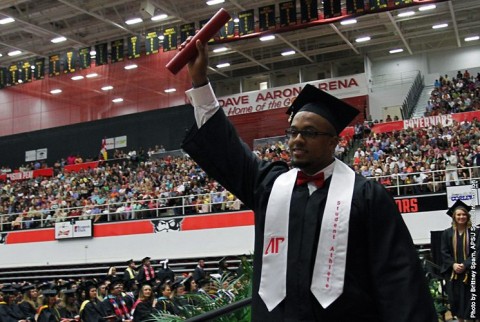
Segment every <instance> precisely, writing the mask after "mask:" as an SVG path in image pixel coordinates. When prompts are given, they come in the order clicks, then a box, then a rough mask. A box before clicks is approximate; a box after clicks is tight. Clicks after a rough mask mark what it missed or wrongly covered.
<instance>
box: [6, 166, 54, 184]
mask: <svg viewBox="0 0 480 322" xmlns="http://www.w3.org/2000/svg"><path fill="white" fill-rule="evenodd" d="M52 176H53V169H52V168H46V169H38V170H31V171H23V172H19V171H16V172H12V173H7V174H2V175H0V180H1V181H5V180H7V179H8V180H10V181H17V180H26V179H32V178H37V177H52Z"/></svg>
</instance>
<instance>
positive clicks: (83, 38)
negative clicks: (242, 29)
mask: <svg viewBox="0 0 480 322" xmlns="http://www.w3.org/2000/svg"><path fill="white" fill-rule="evenodd" d="M283 1H284V0H281V1H280V0H257V1H255V2H252V1H247V0H225V2H224V3H223V4H218V5H213V6H208V5H206V3H205V0H149V1H148V2H149V4H150V5H152V6H153V8H154V10H155V12H154V15H157V14H166V15H167V16H168V17H167V18H166V19H164V20H160V21H155V22H154V21H151V20H150V19H149V13H146V12H145V11H142V10H141V7H142V3H144V1H139V0H108V1H107V0H2V1H0V19H2V18H6V17H11V18H14V19H15V21H14V22H12V23H8V24H4V25H0V54H2V57H0V66H4V67H7V66H8V65H9V64H12V63H13V62H18V61H22V60H28V59H33V58H35V57H45V58H47V61H48V56H49V55H52V54H54V53H61V52H66V51H68V50H72V49H79V48H84V47H88V46H94V45H95V44H98V43H104V42H110V41H113V40H117V39H119V38H122V37H123V38H127V37H129V36H133V35H139V34H140V35H145V34H146V33H147V32H149V31H157V32H159V33H162V32H163V30H165V29H166V28H170V27H173V26H177V27H178V26H179V25H181V24H185V23H190V22H195V23H196V25H197V26H198V22H199V21H201V20H204V19H208V18H210V17H211V16H212V15H213V14H214V13H215V12H216V11H217V10H218V9H219V8H220V7H223V8H225V9H226V10H227V11H228V12H229V13H230V14H231V15H236V14H237V13H238V12H241V11H244V10H247V9H255V13H256V14H258V11H257V8H258V7H260V6H264V5H271V4H274V3H275V4H278V3H281V2H283ZM345 1H346V0H341V3H342V8H343V7H345ZM299 2H300V1H297V6H299ZM366 2H368V1H366ZM390 2H393V1H390ZM432 2H433V1H431V0H425V1H421V0H415V4H417V5H415V6H408V7H404V8H401V9H397V10H390V11H383V12H378V13H371V14H365V15H361V16H358V17H356V19H357V23H356V24H352V25H342V24H341V23H340V20H338V21H331V22H330V23H322V24H310V25H309V27H308V28H302V29H294V28H293V29H292V30H289V31H284V32H281V33H277V34H276V38H275V39H274V40H271V41H267V42H260V40H259V38H260V36H262V35H265V34H267V32H263V33H257V34H255V35H253V36H250V37H248V39H241V40H235V41H228V42H225V43H222V44H214V45H211V46H210V47H211V49H215V48H217V47H220V46H225V47H227V50H226V51H224V52H222V53H212V54H211V59H210V74H211V75H210V76H211V78H212V79H219V80H220V79H227V78H231V77H245V76H249V75H255V74H259V73H269V72H272V71H280V70H284V69H287V68H296V67H300V66H306V67H308V66H309V65H318V64H325V63H328V62H333V61H335V62H342V63H343V64H356V63H357V64H361V66H363V57H364V55H368V56H369V57H370V58H371V59H372V60H375V59H382V58H387V57H390V58H392V57H394V56H393V55H392V54H390V53H389V50H391V49H403V52H401V53H397V54H395V55H397V56H396V57H401V56H406V55H414V54H420V53H425V52H429V51H438V50H448V49H454V48H461V47H467V46H478V45H479V44H480V41H479V40H477V41H471V42H467V41H465V38H466V37H471V36H476V35H477V36H478V35H479V34H480V1H478V0H453V1H439V2H435V5H436V8H435V9H432V10H427V11H420V10H419V8H420V7H421V6H422V5H425V4H429V3H432ZM318 3H319V8H318V9H319V12H323V9H322V1H321V0H318ZM298 11H299V10H298ZM407 11H413V12H414V14H413V15H411V16H407V17H399V14H401V13H404V12H407ZM141 13H143V15H144V19H143V22H142V23H138V24H134V25H127V24H126V23H125V21H126V20H127V19H131V18H133V17H140V16H141ZM257 20H258V17H257V16H255V21H257ZM437 24H448V26H447V27H445V28H440V29H433V28H432V26H433V25H437ZM58 36H63V37H65V38H66V39H67V40H66V41H64V42H60V43H52V42H51V39H52V38H55V37H58ZM364 36H369V37H371V40H370V41H366V42H356V39H357V38H359V37H364ZM14 50H19V51H21V54H19V55H17V56H13V57H11V56H9V55H8V53H9V52H12V51H14ZM285 51H294V52H295V54H294V55H291V56H282V55H281V53H282V52H285ZM225 62H228V63H230V66H229V67H226V68H221V69H220V68H217V67H216V66H217V65H218V64H220V63H225ZM115 77H117V78H118V77H119V78H122V76H121V75H119V74H118V73H117V74H115ZM140 95H141V94H140Z"/></svg>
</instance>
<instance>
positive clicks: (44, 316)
mask: <svg viewBox="0 0 480 322" xmlns="http://www.w3.org/2000/svg"><path fill="white" fill-rule="evenodd" d="M57 294H58V291H57V290H56V289H54V288H52V289H46V290H43V291H42V295H43V305H42V306H40V307H39V308H38V317H37V322H59V321H61V319H62V316H61V314H60V309H59V307H58V305H57Z"/></svg>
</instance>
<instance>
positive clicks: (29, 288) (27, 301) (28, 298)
mask: <svg viewBox="0 0 480 322" xmlns="http://www.w3.org/2000/svg"><path fill="white" fill-rule="evenodd" d="M22 293H23V300H22V301H21V302H20V303H18V307H19V308H20V310H22V312H23V313H24V314H25V316H26V317H27V318H28V319H30V320H31V321H35V315H36V314H37V310H38V290H37V287H36V286H35V285H33V284H27V285H24V286H23V287H22Z"/></svg>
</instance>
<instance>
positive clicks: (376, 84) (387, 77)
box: [372, 70, 420, 90]
mask: <svg viewBox="0 0 480 322" xmlns="http://www.w3.org/2000/svg"><path fill="white" fill-rule="evenodd" d="M419 73H420V71H419V70H412V71H408V72H401V73H389V74H381V75H373V76H372V89H374V90H375V89H379V88H385V87H391V86H396V85H403V84H409V83H411V82H413V81H414V80H415V78H416V77H417V75H418V74H419Z"/></svg>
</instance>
